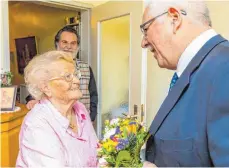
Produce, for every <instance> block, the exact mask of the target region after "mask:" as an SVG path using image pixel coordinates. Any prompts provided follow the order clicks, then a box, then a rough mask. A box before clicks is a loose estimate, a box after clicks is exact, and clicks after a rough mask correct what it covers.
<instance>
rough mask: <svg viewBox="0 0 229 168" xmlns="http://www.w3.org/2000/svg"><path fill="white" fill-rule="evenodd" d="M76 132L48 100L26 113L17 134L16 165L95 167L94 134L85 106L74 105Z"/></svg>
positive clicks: (78, 103)
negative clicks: (17, 151)
mask: <svg viewBox="0 0 229 168" xmlns="http://www.w3.org/2000/svg"><path fill="white" fill-rule="evenodd" d="M74 110H75V114H76V119H77V123H78V133H77V134H75V133H74V132H72V131H71V129H69V128H68V126H69V121H68V119H67V118H65V117H64V116H62V115H61V114H60V113H59V111H57V109H56V108H55V107H54V106H53V105H52V104H51V102H50V101H48V100H43V101H41V102H40V103H38V104H36V105H35V107H34V108H33V109H32V110H31V111H30V112H29V113H28V114H27V116H26V117H25V119H24V122H23V124H22V127H21V131H20V135H19V148H20V149H19V153H18V158H17V163H16V166H17V167H37V166H41V167H96V166H97V158H96V155H97V153H96V148H97V142H98V140H97V137H96V134H95V131H94V128H93V126H92V123H91V120H90V117H89V115H88V112H87V110H86V108H85V106H84V105H83V104H82V103H80V102H77V103H75V105H74Z"/></svg>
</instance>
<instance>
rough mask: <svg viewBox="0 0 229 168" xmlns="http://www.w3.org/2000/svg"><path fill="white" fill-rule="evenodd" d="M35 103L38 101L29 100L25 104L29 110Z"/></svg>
mask: <svg viewBox="0 0 229 168" xmlns="http://www.w3.org/2000/svg"><path fill="white" fill-rule="evenodd" d="M37 103H38V100H30V101H29V102H28V103H27V104H26V107H27V109H29V110H31V109H32V108H33V107H34V106H35V104H37Z"/></svg>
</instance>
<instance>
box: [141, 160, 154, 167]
mask: <svg viewBox="0 0 229 168" xmlns="http://www.w3.org/2000/svg"><path fill="white" fill-rule="evenodd" d="M143 167H157V166H156V165H155V164H153V163H151V162H148V161H145V162H144V163H143Z"/></svg>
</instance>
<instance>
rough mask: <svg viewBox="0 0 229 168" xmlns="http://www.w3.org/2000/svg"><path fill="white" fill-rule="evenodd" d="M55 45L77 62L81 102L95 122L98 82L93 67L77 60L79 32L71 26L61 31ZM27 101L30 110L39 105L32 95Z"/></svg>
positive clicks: (57, 35) (56, 37)
mask: <svg viewBox="0 0 229 168" xmlns="http://www.w3.org/2000/svg"><path fill="white" fill-rule="evenodd" d="M54 44H55V48H56V49H57V50H62V51H66V52H70V53H72V56H73V58H74V60H76V64H77V67H78V68H79V69H78V70H79V71H80V73H81V78H80V89H81V91H82V94H83V97H82V98H81V99H80V102H82V103H83V104H84V105H85V106H86V108H87V110H88V111H89V112H90V117H91V121H95V119H96V116H97V104H98V93H97V88H96V82H95V78H94V75H93V71H92V69H91V67H90V66H89V65H88V64H87V63H84V62H82V61H80V60H78V59H77V53H78V51H79V44H80V37H79V35H78V33H77V31H76V30H75V29H74V28H72V27H70V26H66V27H64V28H62V29H60V30H59V31H58V32H57V34H56V36H55V41H54ZM26 101H27V104H26V107H27V108H28V109H31V108H33V106H34V105H35V104H36V103H37V100H34V99H33V98H32V96H30V95H29V96H27V98H26Z"/></svg>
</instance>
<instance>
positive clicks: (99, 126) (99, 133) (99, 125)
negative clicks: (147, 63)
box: [96, 12, 132, 139]
mask: <svg viewBox="0 0 229 168" xmlns="http://www.w3.org/2000/svg"><path fill="white" fill-rule="evenodd" d="M123 16H129V17H130V27H129V30H130V32H129V37H130V38H129V46H130V47H129V88H130V83H131V82H130V81H131V64H130V62H131V58H132V57H131V56H132V53H131V49H132V46H131V28H132V27H131V12H127V13H123V14H120V15H117V16H113V17H108V18H105V19H101V20H99V21H98V22H97V88H98V95H100V96H99V99H98V108H97V126H96V128H97V129H96V130H97V136H98V138H99V139H101V138H102V106H101V104H102V99H103V97H102V75H101V74H102V73H101V55H102V54H101V46H102V44H101V24H102V22H104V21H108V20H112V19H116V18H120V17H123ZM128 94H129V95H128V106H129V105H130V90H128Z"/></svg>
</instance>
